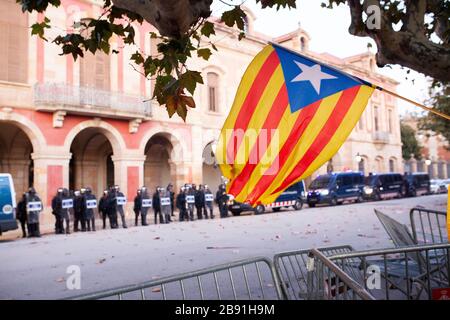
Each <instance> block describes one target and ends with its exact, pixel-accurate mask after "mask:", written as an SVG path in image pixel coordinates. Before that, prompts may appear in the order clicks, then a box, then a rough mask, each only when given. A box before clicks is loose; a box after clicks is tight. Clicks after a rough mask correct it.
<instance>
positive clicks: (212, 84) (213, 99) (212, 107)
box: [206, 72, 219, 112]
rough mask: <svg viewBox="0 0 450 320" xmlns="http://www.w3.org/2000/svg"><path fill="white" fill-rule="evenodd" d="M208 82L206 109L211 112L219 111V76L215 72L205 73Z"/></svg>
mask: <svg viewBox="0 0 450 320" xmlns="http://www.w3.org/2000/svg"><path fill="white" fill-rule="evenodd" d="M206 80H207V84H208V110H209V111H212V112H217V111H219V108H218V103H217V102H218V95H219V76H218V75H217V73H214V72H208V74H207V75H206Z"/></svg>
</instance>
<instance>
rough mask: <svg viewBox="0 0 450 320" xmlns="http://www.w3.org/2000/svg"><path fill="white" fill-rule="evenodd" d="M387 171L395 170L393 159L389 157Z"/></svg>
mask: <svg viewBox="0 0 450 320" xmlns="http://www.w3.org/2000/svg"><path fill="white" fill-rule="evenodd" d="M389 172H395V160H394V159H389Z"/></svg>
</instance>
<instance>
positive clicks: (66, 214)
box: [60, 189, 71, 234]
mask: <svg viewBox="0 0 450 320" xmlns="http://www.w3.org/2000/svg"><path fill="white" fill-rule="evenodd" d="M70 199H71V197H70V194H69V190H67V189H64V190H63V193H62V197H61V216H60V220H61V221H60V223H61V225H60V228H61V231H62V232H63V233H64V224H63V223H64V222H65V223H66V234H70V209H69V208H63V201H64V200H70Z"/></svg>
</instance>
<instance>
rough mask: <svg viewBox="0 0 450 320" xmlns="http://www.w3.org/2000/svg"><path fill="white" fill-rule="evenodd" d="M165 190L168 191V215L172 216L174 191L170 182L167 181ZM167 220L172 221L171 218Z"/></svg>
mask: <svg viewBox="0 0 450 320" xmlns="http://www.w3.org/2000/svg"><path fill="white" fill-rule="evenodd" d="M167 191H168V192H169V197H170V216H171V217H174V216H175V214H174V213H173V211H174V207H175V192H174V191H173V184H172V183H169V184H168V185H167ZM169 221H171V222H172V218H170V219H169Z"/></svg>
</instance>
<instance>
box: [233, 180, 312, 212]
mask: <svg viewBox="0 0 450 320" xmlns="http://www.w3.org/2000/svg"><path fill="white" fill-rule="evenodd" d="M229 197H230V198H231V197H232V196H231V195H229ZM305 200H306V193H305V183H304V182H303V180H302V181H300V182H297V183H295V184H293V185H292V186H290V187H289V188H287V189H286V190H285V191H283V193H281V194H280V195H279V196H278V198H277V199H276V200H275V201H274V202H273V203H271V204H269V205H266V206H264V205H259V206H256V208H253V207H252V206H251V205H249V204H246V203H241V202H237V201H234V200H233V199H230V200H229V201H228V210H229V211H231V213H232V214H233V215H234V216H238V215H240V214H241V212H244V211H253V212H254V213H255V214H261V213H264V212H265V211H266V209H272V211H280V210H281V208H289V207H292V208H294V210H300V209H301V208H302V207H303V203H304V202H305Z"/></svg>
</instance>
